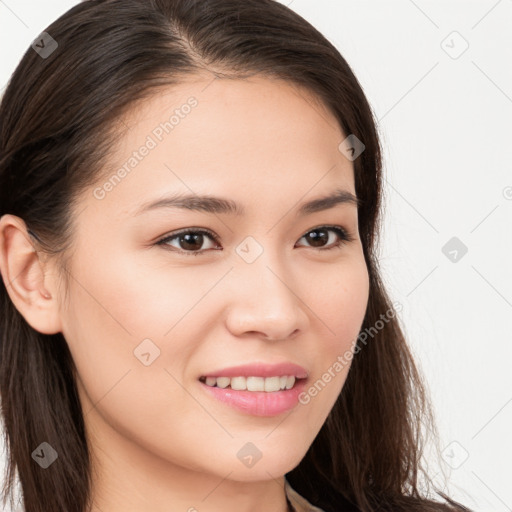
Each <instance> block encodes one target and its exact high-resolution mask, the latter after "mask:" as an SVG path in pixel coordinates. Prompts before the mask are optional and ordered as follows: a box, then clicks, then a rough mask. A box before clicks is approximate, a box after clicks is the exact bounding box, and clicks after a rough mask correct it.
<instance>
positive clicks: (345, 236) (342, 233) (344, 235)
mask: <svg viewBox="0 0 512 512" xmlns="http://www.w3.org/2000/svg"><path fill="white" fill-rule="evenodd" d="M323 229H326V230H327V231H334V232H335V233H336V234H337V235H338V237H339V238H340V240H339V241H338V242H336V243H335V244H334V245H331V246H330V247H327V248H319V249H317V250H318V251H330V250H331V249H339V248H341V247H342V246H343V245H345V244H346V243H348V242H352V241H354V240H355V238H354V237H352V236H351V235H350V234H349V233H348V232H347V231H346V230H345V229H344V228H342V227H341V226H330V225H329V226H318V227H316V228H312V229H310V230H309V231H307V232H306V233H305V234H304V235H302V236H301V237H300V238H303V237H304V236H306V235H307V234H309V233H311V232H313V231H320V230H323ZM190 233H193V234H196V235H197V234H199V235H208V236H209V237H210V238H211V239H212V240H213V241H214V242H215V243H216V244H219V240H218V238H217V236H216V235H214V233H213V232H211V231H210V230H209V229H204V228H201V229H193V228H187V229H183V230H181V231H177V232H175V233H171V234H170V235H167V236H165V238H162V239H160V240H158V241H157V242H155V245H161V246H164V248H165V249H167V247H165V244H166V243H167V242H169V241H171V240H174V239H175V238H177V237H179V236H180V235H186V234H190ZM168 250H171V251H175V252H177V253H179V254H185V255H186V256H200V255H201V254H203V253H204V252H206V251H207V250H208V249H203V250H202V251H183V250H181V249H176V248H175V247H173V248H172V249H168Z"/></svg>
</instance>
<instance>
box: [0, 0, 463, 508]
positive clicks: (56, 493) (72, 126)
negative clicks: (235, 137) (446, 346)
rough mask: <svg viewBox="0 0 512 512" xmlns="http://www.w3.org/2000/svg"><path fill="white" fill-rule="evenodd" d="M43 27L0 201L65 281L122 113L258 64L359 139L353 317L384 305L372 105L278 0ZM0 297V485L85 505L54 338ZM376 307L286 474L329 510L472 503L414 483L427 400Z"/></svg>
mask: <svg viewBox="0 0 512 512" xmlns="http://www.w3.org/2000/svg"><path fill="white" fill-rule="evenodd" d="M45 32H46V33H47V34H49V36H51V38H53V40H54V41H56V44H55V43H52V42H51V40H50V39H49V38H48V36H47V35H44V36H41V37H42V38H43V37H44V38H45V39H44V41H45V42H46V45H45V44H40V45H39V48H42V47H44V48H46V50H47V54H46V55H42V54H41V52H40V51H39V52H38V51H36V50H35V48H29V49H28V50H27V52H26V53H25V55H24V56H23V58H22V60H21V61H20V63H19V65H18V67H17V68H16V70H15V71H14V73H13V75H12V77H11V79H10V81H9V83H8V86H7V88H6V90H5V93H4V96H3V98H2V101H1V105H0V216H1V215H4V214H6V213H10V214H13V215H16V216H19V217H20V218H22V219H23V220H24V221H25V223H26V225H27V227H28V229H29V230H30V231H29V232H30V235H31V237H32V240H33V243H34V247H35V248H36V249H37V250H38V251H40V252H41V253H45V254H48V255H50V256H52V257H55V258H58V261H59V264H60V265H61V267H62V269H63V274H62V275H63V278H64V282H66V281H65V279H66V276H67V272H64V270H66V261H67V260H66V258H68V257H69V253H70V249H72V245H73V244H72V242H73V233H74V229H73V217H72V216H71V214H70V213H71V211H72V207H73V204H74V203H73V201H74V200H75V199H76V198H77V197H78V196H79V194H80V193H81V192H82V191H84V190H85V189H86V188H88V187H90V186H91V184H94V183H96V182H98V180H100V179H101V177H102V173H104V171H105V163H106V161H107V158H108V155H109V151H110V150H112V148H113V147H114V145H115V143H116V141H117V140H118V139H119V136H120V133H121V132H122V130H121V131H120V126H121V125H120V124H119V123H118V122H117V121H118V120H119V118H120V116H121V115H123V114H124V113H125V112H127V111H128V110H129V109H130V108H132V107H133V106H134V105H135V104H136V102H137V101H140V100H143V99H144V98H147V97H149V96H150V95H152V94H155V93H157V92H158V90H159V88H161V87H164V86H170V85H172V84H177V83H180V80H183V79H186V78H187V77H189V78H190V77H191V76H192V75H194V74H196V73H201V72H210V73H211V74H212V75H211V76H212V77H213V76H215V77H217V78H219V79H224V78H243V77H244V76H247V75H249V74H255V73H258V74H261V75H264V76H267V77H272V78H280V79H285V80H287V81H289V82H291V83H293V84H296V85H299V86H303V87H305V88H307V89H308V90H309V91H312V92H313V93H314V94H315V95H316V98H318V99H319V100H320V101H322V102H323V104H325V105H326V106H327V107H328V108H329V109H330V111H331V112H332V113H333V114H334V116H335V117H336V119H337V120H338V121H339V124H340V127H341V129H342V131H343V133H344V134H345V135H349V134H353V135H355V136H356V137H357V138H358V139H359V140H361V141H362V142H363V143H364V145H365V150H364V151H363V153H362V154H361V155H360V156H359V157H358V158H357V159H355V160H354V162H353V163H354V178H355V188H356V193H357V196H358V197H359V199H360V201H361V203H360V206H359V210H358V221H359V232H360V236H361V240H362V245H363V249H364V256H365V259H366V263H367V267H368V272H369V276H370V297H369V303H368V307H367V311H366V315H365V318H364V322H363V325H362V329H361V331H362V332H363V331H364V332H366V331H367V330H368V329H371V328H372V327H373V328H374V329H375V327H374V326H375V325H376V324H377V323H378V322H379V320H380V319H381V315H382V314H384V313H385V312H387V311H390V310H392V308H393V306H392V304H391V301H390V299H389V297H388V296H387V294H386V292H385V290H384V287H383V284H382V281H381V278H380V274H379V269H378V259H377V255H376V244H377V236H378V233H379V221H380V209H381V198H382V197H381V196H382V176H381V148H380V142H379V137H378V134H377V131H376V126H375V121H374V117H373V113H372V110H371V108H370V106H369V104H368V102H367V99H366V98H365V95H364V93H363V90H362V87H361V86H360V84H359V82H358V80H357V79H356V77H355V76H354V74H353V72H352V70H351V69H350V67H349V65H348V64H347V62H346V61H345V59H344V58H343V57H342V56H341V55H340V53H339V52H338V50H337V49H336V48H335V47H334V46H333V45H332V44H331V43H330V42H329V41H328V40H327V39H326V38H325V37H324V36H322V35H321V34H320V33H319V32H318V31H317V30H316V29H315V28H314V27H313V26H311V25H310V24H309V23H308V22H307V21H305V20H304V19H303V18H302V17H300V16H299V15H298V14H296V13H295V12H293V11H292V10H291V9H289V8H287V7H286V6H284V5H282V4H280V3H278V2H276V1H274V0H88V1H85V2H82V3H80V4H78V5H76V6H75V7H73V8H72V9H70V10H69V11H68V12H67V13H65V14H64V15H63V16H61V17H60V18H59V19H58V20H56V21H55V22H54V23H52V24H51V25H50V26H49V27H48V28H47V29H46V30H45ZM121 135H122V133H121ZM340 142H341V141H340ZM4 280H5V277H4ZM0 310H1V321H0V343H1V346H0V349H1V351H0V393H1V397H2V415H3V421H4V425H5V444H6V447H7V449H8V451H7V453H8V460H7V464H8V465H7V472H6V480H5V484H4V489H3V491H4V500H5V499H6V497H7V496H8V495H9V494H10V493H11V492H12V490H13V484H14V481H15V478H16V476H18V477H19V481H20V484H21V489H22V492H23V499H24V504H25V510H26V512H48V511H50V510H51V511H52V512H85V511H86V510H87V507H88V506H89V504H90V483H91V460H90V452H89V447H88V444H87V439H86V436H85V428H84V420H83V416H82V413H81V408H80V403H79V399H78V393H77V388H76V384H75V367H74V363H73V360H72V358H71V355H70V352H69V350H68V346H67V343H66V340H65V339H64V337H63V336H62V333H58V334H54V335H45V334H42V333H39V332H37V331H36V330H34V329H33V328H31V327H30V326H29V325H28V323H27V322H26V321H25V319H24V318H23V316H22V315H21V314H20V313H19V312H18V310H17V309H16V308H15V307H14V305H13V303H12V301H11V300H10V298H9V295H8V293H7V289H6V285H5V283H3V284H2V286H1V287H0ZM380 321H381V324H383V325H382V328H380V329H379V331H378V333H377V334H375V335H374V336H372V337H371V339H370V340H364V341H365V342H364V344H363V343H361V341H362V340H363V338H359V339H358V342H359V343H358V345H357V347H356V353H355V354H354V358H353V361H352V366H351V369H350V371H349V373H348V377H347V379H346V382H345V385H344V388H343V390H342V392H341V393H340V396H339V397H338V399H337V401H336V403H335V405H334V407H333V409H332V411H331V412H330V414H329V416H328V418H327V420H326V422H325V424H324V425H323V427H322V429H321V430H320V432H319V434H318V436H317V437H316V438H315V440H314V442H313V443H312V445H311V447H310V448H309V450H308V452H307V454H306V455H305V457H304V458H303V459H302V461H301V462H300V464H299V465H298V466H297V467H296V468H294V469H293V470H292V471H290V472H289V473H287V475H286V478H287V479H288V481H289V482H290V484H291V485H292V486H293V487H294V488H295V489H296V490H297V491H298V492H299V493H300V494H302V495H303V496H304V497H305V498H307V499H308V500H309V501H311V502H312V503H313V504H314V505H317V506H318V507H321V508H323V509H324V510H325V511H327V512H334V511H341V510H345V511H348V510H358V511H364V512H370V511H377V510H379V511H393V512H398V511H408V512H411V511H414V512H427V511H457V510H459V511H462V510H468V509H467V508H465V507H463V506H462V505H460V504H458V503H456V502H455V501H453V500H451V499H450V498H449V497H448V496H446V495H444V494H443V493H441V492H439V491H437V494H439V495H440V496H442V498H443V499H444V502H443V503H441V502H439V501H434V498H432V497H431V496H430V495H429V496H427V495H426V494H425V493H424V491H422V492H423V494H422V492H420V483H421V482H420V480H419V477H420V475H421V474H424V475H425V476H426V472H424V470H423V466H422V463H421V459H422V453H423V442H424V440H425V438H424V436H426V435H428V434H435V432H436V429H435V426H434V420H433V415H432V409H431V406H430V405H429V400H428V396H427V392H426V389H427V388H426V386H425V384H424V383H423V381H422V378H421V376H420V373H419V371H418V370H417V368H416V366H415V364H414V361H413V358H412V355H411V353H410V351H409V349H408V346H407V344H406V341H405V339H404V336H403V333H402V330H401V328H400V325H399V321H398V319H397V317H396V316H392V318H388V320H387V321H386V322H382V320H380ZM424 426H426V429H425V430H423V429H422V427H424ZM42 440H44V441H46V442H48V443H49V444H50V445H51V446H52V447H53V448H55V450H56V451H57V452H58V453H59V454H65V456H61V457H60V458H59V459H58V461H59V462H58V464H53V465H51V466H50V467H49V468H47V469H46V470H45V471H40V468H39V466H37V465H36V464H34V461H33V460H32V458H31V453H32V452H33V451H34V449H35V448H36V447H37V446H38V445H39V444H40V443H41V441H42ZM16 473H17V474H16ZM425 482H426V483H428V476H426V480H425Z"/></svg>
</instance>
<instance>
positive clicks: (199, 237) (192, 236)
mask: <svg viewBox="0 0 512 512" xmlns="http://www.w3.org/2000/svg"><path fill="white" fill-rule="evenodd" d="M205 235H206V236H207V237H209V238H210V239H211V240H213V241H214V242H216V243H218V240H217V237H216V236H215V235H214V234H213V233H212V232H211V231H209V230H206V229H194V228H188V229H184V230H182V231H178V232H176V233H174V234H171V235H169V236H166V237H165V238H163V239H161V240H159V241H158V242H156V245H170V242H171V241H172V240H174V239H177V242H178V244H179V245H178V248H177V251H178V252H180V253H182V254H186V255H187V256H199V255H200V254H202V253H203V252H204V251H192V250H191V249H198V248H200V247H201V246H202V245H203V243H204V238H205ZM171 247H172V246H171Z"/></svg>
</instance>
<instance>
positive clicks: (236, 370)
mask: <svg viewBox="0 0 512 512" xmlns="http://www.w3.org/2000/svg"><path fill="white" fill-rule="evenodd" d="M282 375H293V376H295V377H296V378H297V379H304V378H306V377H307V376H308V372H307V370H305V369H304V368H303V367H302V366H299V365H298V364H294V363H278V364H271V363H252V364H244V365H239V366H231V367H230V368H223V369H220V370H214V371H211V372H208V373H205V374H204V375H202V377H251V376H255V377H274V376H282Z"/></svg>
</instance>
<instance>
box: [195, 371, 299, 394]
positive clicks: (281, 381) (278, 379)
mask: <svg viewBox="0 0 512 512" xmlns="http://www.w3.org/2000/svg"><path fill="white" fill-rule="evenodd" d="M305 380H306V378H298V377H296V376H294V375H279V376H278V375H276V376H272V377H259V376H249V377H244V376H239V377H206V376H202V377H200V378H199V381H200V382H202V383H203V384H206V385H207V386H210V387H214V388H222V389H232V390H234V391H259V392H267V393H275V392H277V391H286V390H289V389H292V388H295V387H296V386H297V384H298V382H301V381H305Z"/></svg>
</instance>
